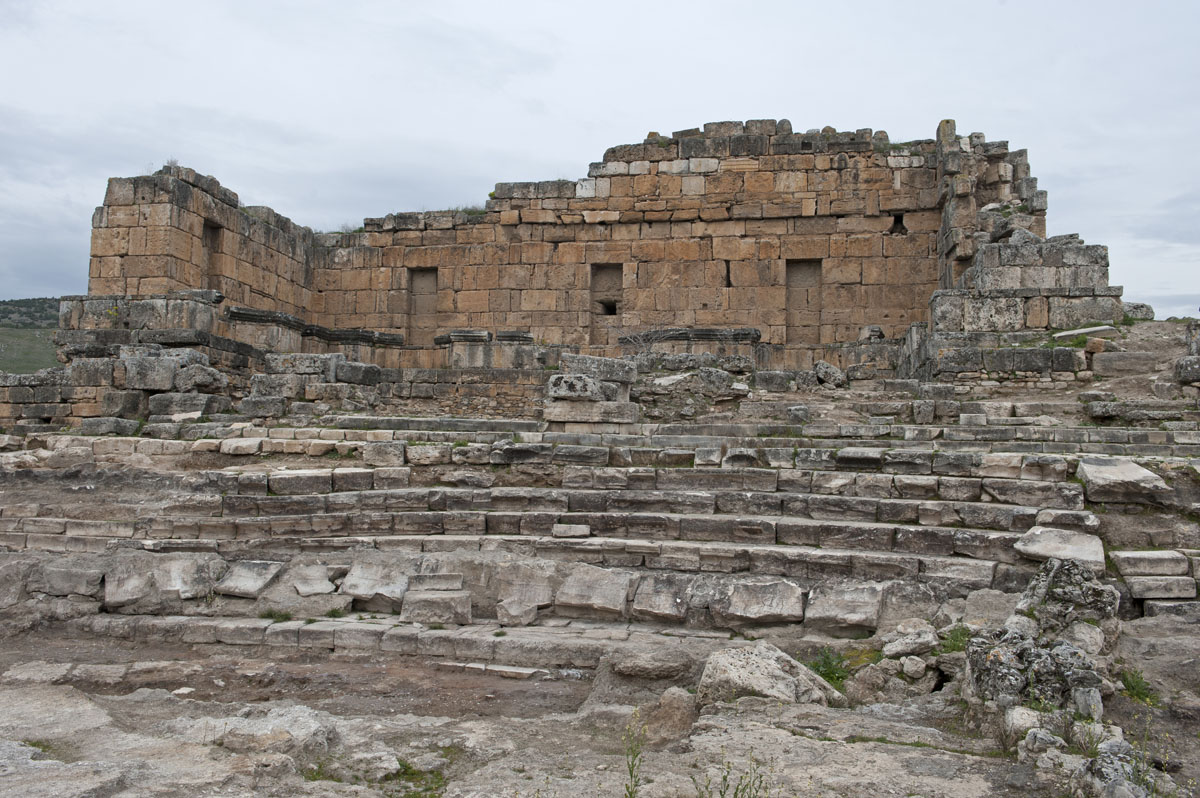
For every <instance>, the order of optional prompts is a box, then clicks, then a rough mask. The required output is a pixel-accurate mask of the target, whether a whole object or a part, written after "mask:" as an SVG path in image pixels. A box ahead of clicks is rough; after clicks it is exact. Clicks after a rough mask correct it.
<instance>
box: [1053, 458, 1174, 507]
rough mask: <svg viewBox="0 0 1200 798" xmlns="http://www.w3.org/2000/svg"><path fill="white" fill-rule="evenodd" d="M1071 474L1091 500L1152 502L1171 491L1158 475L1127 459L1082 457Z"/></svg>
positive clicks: (1133, 502)
mask: <svg viewBox="0 0 1200 798" xmlns="http://www.w3.org/2000/svg"><path fill="white" fill-rule="evenodd" d="M1075 475H1076V476H1077V477H1078V478H1079V479H1082V480H1083V484H1084V490H1085V492H1086V493H1087V498H1088V501H1093V502H1125V503H1132V504H1153V503H1157V502H1158V501H1160V500H1161V499H1163V498H1165V497H1167V496H1169V495H1170V494H1171V488H1170V487H1168V486H1167V483H1166V482H1164V481H1163V478H1162V477H1160V476H1158V474H1155V473H1154V472H1153V471H1150V470H1148V469H1145V468H1142V467H1141V466H1140V465H1138V464H1137V463H1135V462H1133V461H1131V460H1122V459H1118V458H1107V457H1084V458H1082V459H1081V460H1080V461H1079V467H1078V468H1077V469H1076V471H1075Z"/></svg>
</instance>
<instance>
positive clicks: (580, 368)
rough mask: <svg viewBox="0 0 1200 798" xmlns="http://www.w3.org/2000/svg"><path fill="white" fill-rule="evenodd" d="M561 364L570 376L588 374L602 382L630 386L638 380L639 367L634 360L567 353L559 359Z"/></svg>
mask: <svg viewBox="0 0 1200 798" xmlns="http://www.w3.org/2000/svg"><path fill="white" fill-rule="evenodd" d="M559 364H560V365H561V366H562V370H563V371H564V372H566V373H568V374H587V375H588V376H590V377H595V378H596V379H597V380H600V381H602V382H620V383H625V384H629V383H631V382H633V381H634V380H635V379H637V366H635V365H634V363H633V361H632V360H618V359H616V358H611V357H593V356H591V355H574V354H569V353H565V354H563V355H562V357H561V358H560V359H559Z"/></svg>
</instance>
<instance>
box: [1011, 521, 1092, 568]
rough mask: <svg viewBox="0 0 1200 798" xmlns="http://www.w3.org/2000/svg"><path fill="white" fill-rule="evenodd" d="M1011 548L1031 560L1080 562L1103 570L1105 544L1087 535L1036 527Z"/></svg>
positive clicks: (1066, 530)
mask: <svg viewBox="0 0 1200 798" xmlns="http://www.w3.org/2000/svg"><path fill="white" fill-rule="evenodd" d="M1013 547H1014V548H1015V549H1016V550H1017V551H1018V552H1020V553H1021V554H1023V555H1025V556H1026V557H1028V558H1030V559H1031V560H1041V561H1045V560H1051V559H1054V560H1079V561H1080V562H1082V563H1084V564H1085V565H1087V567H1088V568H1091V569H1092V570H1093V571H1096V572H1100V571H1103V570H1104V542H1103V541H1101V540H1100V538H1098V537H1096V536H1095V535H1089V534H1087V533H1086V532H1074V531H1072V530H1069V529H1054V528H1053V527H1048V526H1035V527H1033V528H1032V529H1030V530H1029V531H1028V532H1026V533H1025V534H1024V535H1022V536H1021V537H1020V538H1019V539H1018V540H1017V542H1016V543H1014V544H1013Z"/></svg>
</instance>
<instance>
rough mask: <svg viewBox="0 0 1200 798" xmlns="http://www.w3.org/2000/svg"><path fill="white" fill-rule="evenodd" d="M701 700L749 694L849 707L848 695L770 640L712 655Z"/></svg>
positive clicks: (707, 701) (709, 701)
mask: <svg viewBox="0 0 1200 798" xmlns="http://www.w3.org/2000/svg"><path fill="white" fill-rule="evenodd" d="M696 696H697V698H698V699H699V701H700V703H701V704H702V705H703V704H712V703H716V702H719V701H736V700H737V699H739V698H743V697H745V696H760V697H762V698H773V699H776V700H779V701H784V702H786V703H789V704H791V703H798V704H821V705H822V706H846V703H847V702H846V697H845V696H844V695H842V694H841V693H839V692H838V691H837V690H835V689H834V687H833V685H831V684H829V682H827V681H825V680H824V679H822V678H821V677H820V676H818V675H817V674H816V673H814V672H813V671H812V670H810V669H809V668H807V667H806V666H804V665H802V664H801V663H799V662H797V661H796V660H794V659H792V658H791V657H789V656H788V655H787V654H785V653H784V652H783V651H781V650H780V649H778V648H776V647H775V646H773V645H771V644H770V643H766V642H759V643H757V644H755V645H754V646H753V647H746V648H726V649H723V650H721V651H716V652H714V653H713V654H711V655H710V656H709V658H708V661H707V662H705V664H704V671H703V673H702V674H701V675H700V684H699V685H698V687H697V689H696Z"/></svg>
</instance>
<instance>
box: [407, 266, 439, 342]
mask: <svg viewBox="0 0 1200 798" xmlns="http://www.w3.org/2000/svg"><path fill="white" fill-rule="evenodd" d="M436 335H437V269H409V270H408V336H407V338H406V340H405V343H406V344H409V345H410V346H433V339H434V337H435V336H436Z"/></svg>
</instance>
